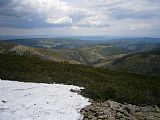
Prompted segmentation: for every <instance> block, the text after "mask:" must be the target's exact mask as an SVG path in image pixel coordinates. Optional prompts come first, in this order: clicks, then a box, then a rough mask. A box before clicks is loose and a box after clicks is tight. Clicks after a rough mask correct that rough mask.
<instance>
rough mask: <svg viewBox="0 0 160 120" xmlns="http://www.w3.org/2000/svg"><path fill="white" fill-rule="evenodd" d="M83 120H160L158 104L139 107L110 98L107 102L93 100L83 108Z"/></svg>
mask: <svg viewBox="0 0 160 120" xmlns="http://www.w3.org/2000/svg"><path fill="white" fill-rule="evenodd" d="M81 113H82V114H83V115H84V119H83V120H138V119H141V120H160V108H159V107H158V106H154V107H152V106H145V107H139V106H136V105H132V104H127V103H125V104H121V103H118V102H115V101H111V100H108V101H106V102H103V103H102V102H101V103H97V102H93V103H92V104H91V105H89V106H87V107H85V108H83V109H82V110H81Z"/></svg>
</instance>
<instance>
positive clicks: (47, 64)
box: [0, 54, 160, 105]
mask: <svg viewBox="0 0 160 120" xmlns="http://www.w3.org/2000/svg"><path fill="white" fill-rule="evenodd" d="M0 78H1V79H9V80H19V81H29V82H45V83H54V82H56V83H64V84H73V85H79V86H84V87H85V89H84V90H83V91H82V94H83V95H84V96H87V97H89V98H92V99H94V100H107V99H114V100H116V101H120V102H128V103H134V104H158V105H160V91H159V89H160V78H158V77H149V76H146V77H145V76H138V75H134V74H127V73H119V72H113V71H110V70H105V69H101V68H96V69H95V68H93V67H88V66H83V65H77V64H68V63H65V62H61V63H59V62H53V61H43V60H40V59H39V58H36V57H31V56H19V55H14V54H0Z"/></svg>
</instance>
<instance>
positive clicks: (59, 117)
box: [0, 80, 90, 120]
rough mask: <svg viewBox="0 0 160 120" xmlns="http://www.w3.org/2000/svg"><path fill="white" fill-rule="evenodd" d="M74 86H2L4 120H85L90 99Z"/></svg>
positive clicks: (0, 106)
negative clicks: (84, 112)
mask: <svg viewBox="0 0 160 120" xmlns="http://www.w3.org/2000/svg"><path fill="white" fill-rule="evenodd" d="M70 89H74V90H75V89H76V90H80V89H81V88H80V87H77V86H72V85H59V84H43V83H23V82H15V81H4V80H1V82H0V120H81V119H82V116H81V114H80V110H81V109H82V108H83V107H85V106H86V105H89V104H90V103H89V102H88V101H89V99H87V98H84V97H82V96H81V95H78V94H77V93H73V92H70Z"/></svg>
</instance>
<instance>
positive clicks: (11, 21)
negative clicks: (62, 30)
mask: <svg viewBox="0 0 160 120" xmlns="http://www.w3.org/2000/svg"><path fill="white" fill-rule="evenodd" d="M159 6H160V1H159V0H152V1H151V0H74V1H73V0H0V25H1V26H4V27H5V26H7V27H15V28H36V27H71V28H76V30H77V29H78V28H80V27H84V28H91V29H93V27H95V29H96V28H104V29H107V30H108V29H110V30H111V31H112V30H113V29H116V28H117V29H123V28H125V29H126V30H137V29H142V28H147V29H150V28H153V26H154V23H155V22H156V23H157V25H160V24H159V23H158V22H157V21H159V19H160V12H159V11H160V7H159ZM146 20H148V21H149V22H147V23H146ZM124 26H128V27H124ZM122 27H123V28H122ZM154 27H155V28H156V26H154ZM104 29H103V31H104Z"/></svg>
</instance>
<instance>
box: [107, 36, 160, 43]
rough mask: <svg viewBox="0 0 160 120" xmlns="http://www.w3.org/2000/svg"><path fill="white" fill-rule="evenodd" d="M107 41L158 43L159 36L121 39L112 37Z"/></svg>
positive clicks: (159, 41) (159, 40)
mask: <svg viewBox="0 0 160 120" xmlns="http://www.w3.org/2000/svg"><path fill="white" fill-rule="evenodd" d="M108 43H114V44H116V43H117V44H122V43H128V44H137V43H160V38H150V37H139V38H138V37H137V38H122V39H112V40H110V41H108Z"/></svg>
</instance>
